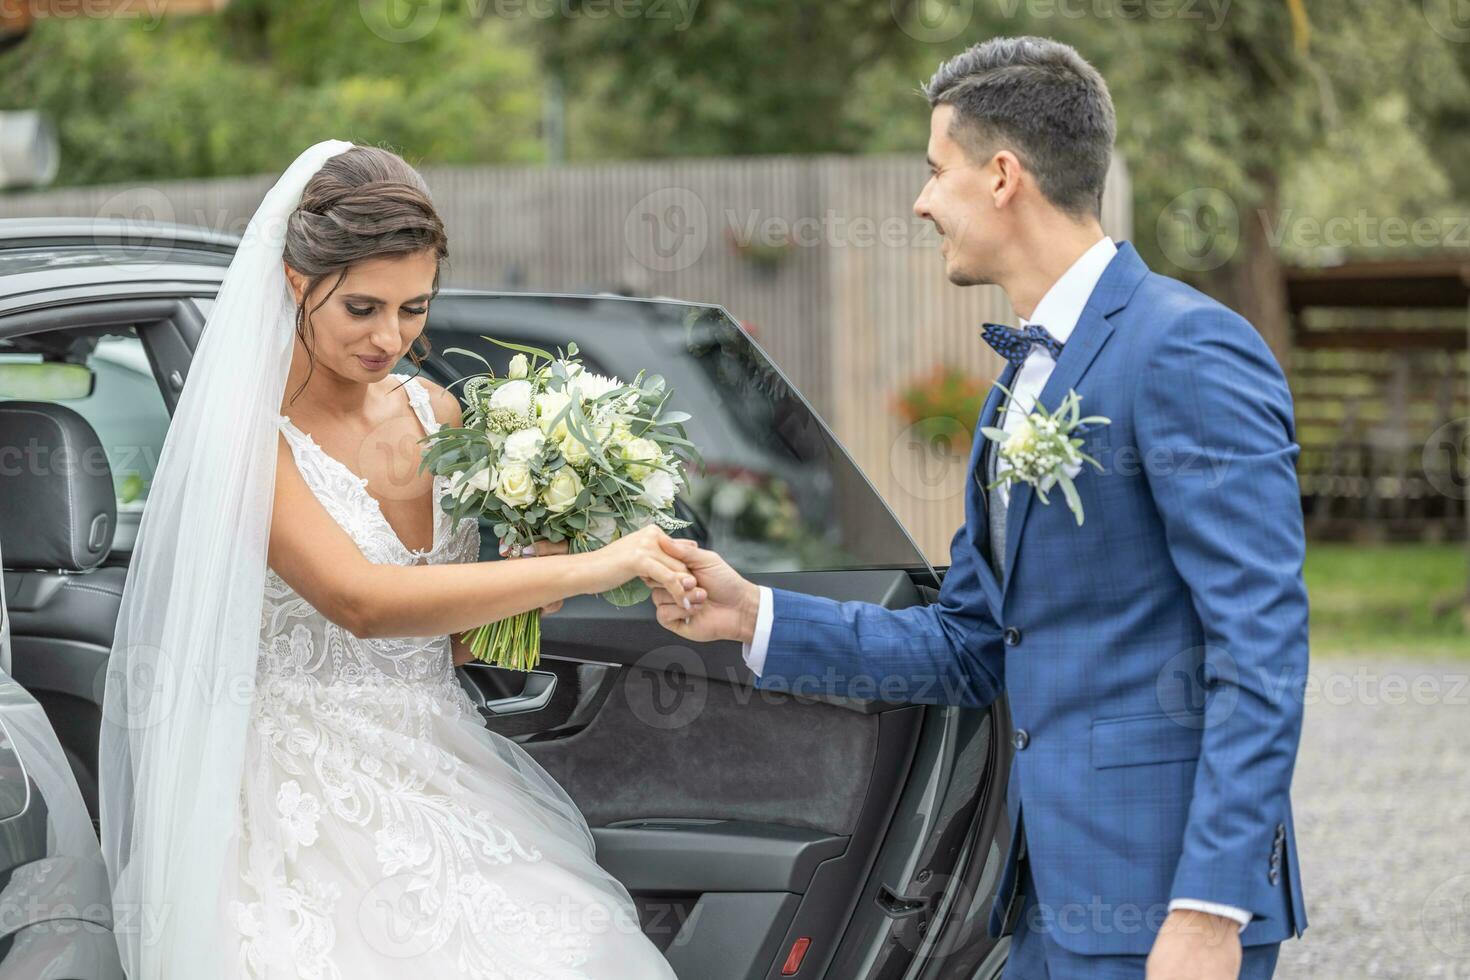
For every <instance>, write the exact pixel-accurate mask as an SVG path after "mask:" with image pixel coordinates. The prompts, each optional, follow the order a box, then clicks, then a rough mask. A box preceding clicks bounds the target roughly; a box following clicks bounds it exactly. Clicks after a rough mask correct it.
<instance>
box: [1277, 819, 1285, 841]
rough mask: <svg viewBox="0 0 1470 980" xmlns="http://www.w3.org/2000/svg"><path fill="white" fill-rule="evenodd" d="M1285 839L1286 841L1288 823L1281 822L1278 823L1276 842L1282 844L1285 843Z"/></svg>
mask: <svg viewBox="0 0 1470 980" xmlns="http://www.w3.org/2000/svg"><path fill="white" fill-rule="evenodd" d="M1285 841H1286V824H1284V823H1279V824H1277V825H1276V843H1278V844H1282V843H1285Z"/></svg>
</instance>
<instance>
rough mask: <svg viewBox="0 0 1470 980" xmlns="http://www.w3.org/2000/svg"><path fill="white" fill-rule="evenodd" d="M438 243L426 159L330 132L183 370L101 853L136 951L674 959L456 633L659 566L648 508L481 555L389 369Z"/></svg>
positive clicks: (243, 967) (143, 540)
mask: <svg viewBox="0 0 1470 980" xmlns="http://www.w3.org/2000/svg"><path fill="white" fill-rule="evenodd" d="M445 253H446V248H445V236H444V230H443V225H442V224H441V222H440V219H439V216H438V215H437V214H436V213H435V210H434V207H433V205H432V204H431V203H430V200H429V195H428V190H427V188H426V186H425V185H424V182H423V179H422V178H421V177H420V176H419V174H418V173H416V172H415V171H414V170H413V168H411V167H410V166H409V165H408V164H406V163H405V162H404V161H403V160H402V159H400V158H399V157H398V156H396V155H394V154H392V153H390V152H388V151H386V150H382V149H378V148H374V147H366V146H355V145H353V144H351V143H348V142H344V141H340V140H328V141H326V142H323V143H318V144H316V145H315V146H312V147H310V148H309V149H307V150H306V151H305V152H304V153H302V154H301V156H300V157H298V158H297V160H296V161H295V162H294V163H292V164H291V166H290V167H289V168H288V169H287V170H286V172H285V173H284V174H283V175H282V177H281V178H280V180H279V181H278V182H277V183H276V184H275V185H274V186H273V187H272V188H271V190H270V191H269V192H268V193H267V194H266V196H265V199H264V201H263V202H262V204H261V206H260V209H259V210H258V211H257V212H256V214H255V216H254V217H253V218H252V219H251V222H250V225H249V227H248V228H247V230H246V232H245V235H244V239H243V241H242V244H241V246H240V249H239V251H238V252H237V253H236V255H235V258H234V260H233V261H232V263H231V265H230V268H229V271H228V272H227V273H226V276H225V280H224V283H223V285H222V286H221V289H220V292H219V295H218V297H217V300H216V303H215V306H214V308H213V310H212V312H211V314H210V317H209V321H208V324H207V326H206V328H205V331H204V334H203V337H202V339H201V341H200V344H199V347H198V350H197V351H196V353H195V357H194V360H193V362H192V364H191V366H190V369H189V376H188V379H187V382H186V384H185V385H184V388H183V391H182V393H181V396H180V399H179V404H178V408H177V410H176V412H175V415H174V420H173V423H172V426H171V428H170V430H169V432H168V436H167V440H166V442H165V444H164V449H163V453H162V457H161V459H160V462H159V466H158V470H157V474H156V476H155V479H154V482H153V485H152V487H151V489H150V497H149V504H148V508H147V510H146V511H145V513H144V517H143V522H142V525H141V527H140V530H139V533H138V539H137V543H136V545H135V548H134V552H133V556H132V560H131V564H130V567H129V571H128V577H127V584H126V587H125V591H124V597H123V608H122V613H121V615H120V617H119V621H118V629H117V635H116V640H115V643H114V648H113V652H112V657H111V662H110V664H109V668H108V677H107V688H106V695H105V699H104V709H103V714H104V721H103V732H102V736H101V741H102V746H101V753H102V759H101V763H102V764H101V772H102V785H101V793H102V837H103V851H104V856H105V857H106V859H107V865H108V870H109V873H110V875H111V877H112V882H113V898H114V914H115V931H116V933H117V938H118V946H119V950H120V952H121V953H122V957H123V963H124V965H125V967H126V968H127V971H128V975H129V976H130V977H131V978H132V980H144V978H147V980H155V978H163V980H174V978H183V977H211V978H216V977H218V978H234V977H241V978H243V977H251V978H272V980H275V978H284V977H292V978H295V977H310V978H322V980H336V978H352V980H356V978H371V977H404V976H423V977H440V976H463V977H482V978H504V980H510V978H516V980H521V978H609V980H610V978H625V977H626V978H661V977H662V978H666V977H672V976H673V972H672V970H671V969H670V968H669V966H668V964H667V962H666V961H665V960H664V959H663V957H662V956H661V954H660V953H659V952H658V950H657V949H656V948H655V947H654V945H653V944H652V943H651V942H650V941H649V940H648V939H647V938H646V937H645V936H644V935H643V934H642V932H641V931H640V930H639V928H638V917H637V913H636V910H635V909H634V907H633V903H632V901H631V898H630V896H629V895H628V892H627V890H626V889H625V888H624V887H623V886H622V885H621V884H620V883H619V882H618V881H617V880H616V879H614V878H613V877H612V876H610V875H609V874H608V873H607V872H605V871H604V870H603V869H602V868H601V867H599V866H598V864H597V863H596V860H595V855H594V845H593V838H592V835H591V832H590V830H589V829H588V826H587V823H586V821H585V820H584V818H583V817H582V815H581V813H580V812H579V811H578V810H577V808H576V806H575V804H573V802H572V800H571V799H570V798H569V797H568V796H567V794H566V792H565V791H564V790H563V789H562V788H561V787H560V786H559V785H557V783H556V782H555V781H554V780H553V779H552V778H551V777H550V776H549V775H548V774H547V773H546V771H545V770H544V769H542V768H541V766H540V765H539V764H538V763H537V762H536V761H535V760H534V759H533V758H532V757H531V756H530V755H529V754H527V752H526V751H525V750H524V749H523V748H521V747H520V746H519V745H518V744H516V743H514V742H512V741H510V740H509V739H506V738H504V737H502V736H500V735H497V734H494V733H492V732H490V731H489V730H487V729H486V728H485V727H484V726H483V723H482V721H481V718H480V716H479V714H478V713H477V711H476V710H475V708H474V706H473V704H472V703H471V702H470V700H469V699H468V697H466V695H465V693H464V691H463V690H462V689H461V688H460V686H459V684H458V682H457V680H456V678H455V673H454V665H455V664H458V663H462V662H464V661H465V660H467V659H468V658H469V652H468V649H467V648H463V647H461V645H460V643H459V641H458V640H453V641H452V640H451V639H450V634H456V633H459V632H461V631H463V630H467V629H470V628H472V627H475V626H478V625H480V624H481V623H484V622H489V621H491V620H495V619H499V618H502V617H505V616H510V615H513V614H515V613H518V612H523V611H525V610H528V609H534V608H538V607H540V608H543V609H545V610H547V611H554V610H555V608H556V607H557V606H558V605H559V604H560V601H561V600H562V599H563V598H565V597H567V596H571V595H578V594H583V593H595V592H599V591H603V590H606V589H608V588H611V587H614V586H616V585H618V584H620V583H622V582H625V581H627V580H628V579H630V578H634V577H641V578H643V579H644V580H645V581H647V582H649V583H650V584H657V585H658V586H660V587H662V588H665V589H668V590H669V591H670V592H671V593H673V594H674V595H675V596H679V597H684V596H686V595H687V596H688V597H689V598H690V600H691V604H692V601H694V600H698V599H699V598H701V596H700V594H699V593H698V592H697V591H696V590H695V589H694V588H693V586H694V580H693V578H692V577H689V575H688V572H687V570H686V569H685V568H684V566H683V565H682V564H681V563H680V562H679V561H678V560H677V559H674V558H671V557H669V556H668V555H667V554H665V553H664V551H663V549H662V548H661V547H660V546H659V543H658V537H659V535H660V534H661V533H662V532H660V531H659V530H658V529H656V528H653V527H650V528H646V529H644V530H643V531H640V532H638V533H636V534H632V535H629V536H627V537H625V538H623V539H621V540H619V541H616V542H614V543H613V544H612V545H610V546H608V547H606V548H604V549H602V550H600V551H596V552H593V553H590V554H583V555H575V556H573V555H567V554H565V553H564V552H565V547H564V546H561V547H552V546H550V545H549V544H548V543H546V542H541V543H540V544H539V553H538V555H537V556H536V557H535V558H533V559H530V560H521V561H515V562H510V561H502V562H487V563H479V562H477V561H476V559H477V557H478V553H479V535H478V526H477V523H476V521H475V520H474V519H473V518H465V519H463V520H461V521H460V522H459V523H458V524H453V523H452V522H451V520H450V517H449V515H448V514H446V513H445V512H444V511H443V510H442V509H441V508H440V506H439V499H440V497H441V496H442V495H443V494H444V493H445V492H446V489H447V488H446V486H444V485H442V484H441V482H440V481H441V480H442V479H443V478H441V477H436V476H433V475H432V474H428V473H422V474H420V473H419V472H418V470H417V462H418V455H419V450H420V447H419V446H418V445H417V444H416V440H417V439H419V438H422V437H423V435H424V434H425V433H428V432H433V431H434V430H436V429H437V428H439V427H440V426H443V425H449V426H455V425H458V424H459V421H460V418H459V405H458V402H457V400H456V399H455V398H454V396H453V395H451V394H449V393H447V392H446V391H445V390H444V389H442V388H440V387H439V386H438V385H435V384H434V383H432V382H429V381H426V380H423V379H421V378H418V377H415V376H410V375H405V374H392V373H390V370H391V369H392V368H393V367H394V365H395V364H397V362H398V361H399V359H400V358H401V357H402V356H404V355H405V354H408V355H409V356H410V357H411V358H413V360H414V361H415V362H417V360H418V359H419V355H418V354H417V353H410V350H411V348H412V346H413V345H414V343H415V342H416V341H417V340H418V339H419V338H420V336H421V335H422V332H423V329H424V323H425V317H426V315H427V313H428V310H429V307H430V304H431V303H432V301H433V297H434V294H435V292H436V290H437V288H438V283H439V266H440V262H441V261H442V260H443V259H444V256H445Z"/></svg>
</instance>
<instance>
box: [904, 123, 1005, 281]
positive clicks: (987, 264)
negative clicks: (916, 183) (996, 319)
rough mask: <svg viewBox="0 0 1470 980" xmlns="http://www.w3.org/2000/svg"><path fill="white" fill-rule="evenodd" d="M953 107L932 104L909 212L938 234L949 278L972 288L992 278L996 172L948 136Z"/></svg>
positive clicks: (997, 222) (945, 270) (990, 164)
mask: <svg viewBox="0 0 1470 980" xmlns="http://www.w3.org/2000/svg"><path fill="white" fill-rule="evenodd" d="M954 111H955V110H954V107H953V106H949V105H938V106H935V107H934V112H933V113H932V114H931V115H930V117H929V180H928V182H927V183H925V184H924V189H923V190H922V191H921V192H920V193H919V197H918V200H916V201H914V214H916V215H918V216H919V217H920V218H923V219H925V220H926V221H932V222H933V223H934V228H935V230H936V231H938V232H939V236H940V252H941V253H942V254H943V255H944V272H945V275H947V276H949V281H950V282H952V283H954V284H955V285H957V286H975V285H981V284H985V283H990V282H994V277H993V275H992V272H991V265H992V262H993V256H994V243H995V237H996V235H997V232H998V225H999V223H1000V222H999V214H998V212H997V206H996V201H997V193H996V192H997V186H996V184H997V182H996V173H995V172H994V171H995V168H994V167H993V165H992V164H993V160H976V159H974V158H973V157H972V156H971V155H970V154H969V153H968V152H967V151H966V150H965V148H964V147H963V146H962V145H961V144H960V143H958V142H957V141H956V140H955V139H954V137H953V136H952V135H950V125H951V123H952V122H953V121H954Z"/></svg>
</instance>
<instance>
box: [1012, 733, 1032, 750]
mask: <svg viewBox="0 0 1470 980" xmlns="http://www.w3.org/2000/svg"><path fill="white" fill-rule="evenodd" d="M1011 744H1012V745H1014V746H1015V747H1016V751H1017V752H1024V751H1026V746H1028V745H1030V744H1031V736H1030V735H1028V734H1026V729H1024V728H1018V729H1016V737H1015V738H1014V739H1012V740H1011Z"/></svg>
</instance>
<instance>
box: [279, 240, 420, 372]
mask: <svg viewBox="0 0 1470 980" xmlns="http://www.w3.org/2000/svg"><path fill="white" fill-rule="evenodd" d="M436 268H437V266H436V262H435V259H434V255H433V254H432V253H431V252H428V251H423V252H414V253H410V254H408V255H394V256H389V257H384V258H377V259H368V260H366V261H363V262H359V263H357V264H356V265H353V266H352V267H350V268H349V269H348V270H347V275H346V276H344V277H343V278H342V281H341V283H340V284H338V285H337V287H336V289H335V290H333V289H332V284H333V283H335V282H336V281H337V276H336V275H329V276H326V277H324V278H323V279H322V281H321V283H319V284H318V285H317V287H316V289H314V290H313V291H312V292H311V293H310V294H309V295H306V296H305V297H304V301H305V303H306V311H307V316H308V318H309V327H308V329H307V331H306V335H307V337H308V338H309V339H310V343H311V353H312V356H313V357H314V358H315V359H316V366H317V369H318V370H321V369H325V370H328V371H331V372H333V373H335V374H337V375H339V376H340V377H342V378H344V379H347V380H352V381H362V382H369V381H377V380H379V379H381V378H383V377H386V376H387V374H388V372H389V371H391V370H392V369H393V366H394V365H395V364H397V363H398V360H399V358H401V357H403V356H404V355H405V354H406V353H408V349H409V347H410V346H412V344H413V342H414V341H415V340H417V339H418V336H419V334H421V333H423V330H424V322H425V319H426V317H427V315H428V312H429V297H430V294H431V293H432V292H433V290H434V273H435V271H436ZM286 278H287V279H288V280H289V281H290V283H291V289H292V291H293V292H294V294H295V296H296V303H297V305H298V306H300V305H301V303H302V302H303V291H304V290H305V288H306V285H307V282H308V279H307V277H306V276H304V275H302V274H301V273H298V272H297V271H296V270H295V269H292V268H291V267H290V266H289V265H288V266H287V267H286ZM328 292H330V293H331V295H330V297H328V298H327V301H326V302H325V303H322V297H323V296H326V295H327V293H328ZM319 303H321V304H322V305H321V308H320V309H316V306H317V304H319ZM296 342H297V344H300V343H301V340H300V338H299V337H298V338H297V341H296Z"/></svg>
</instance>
